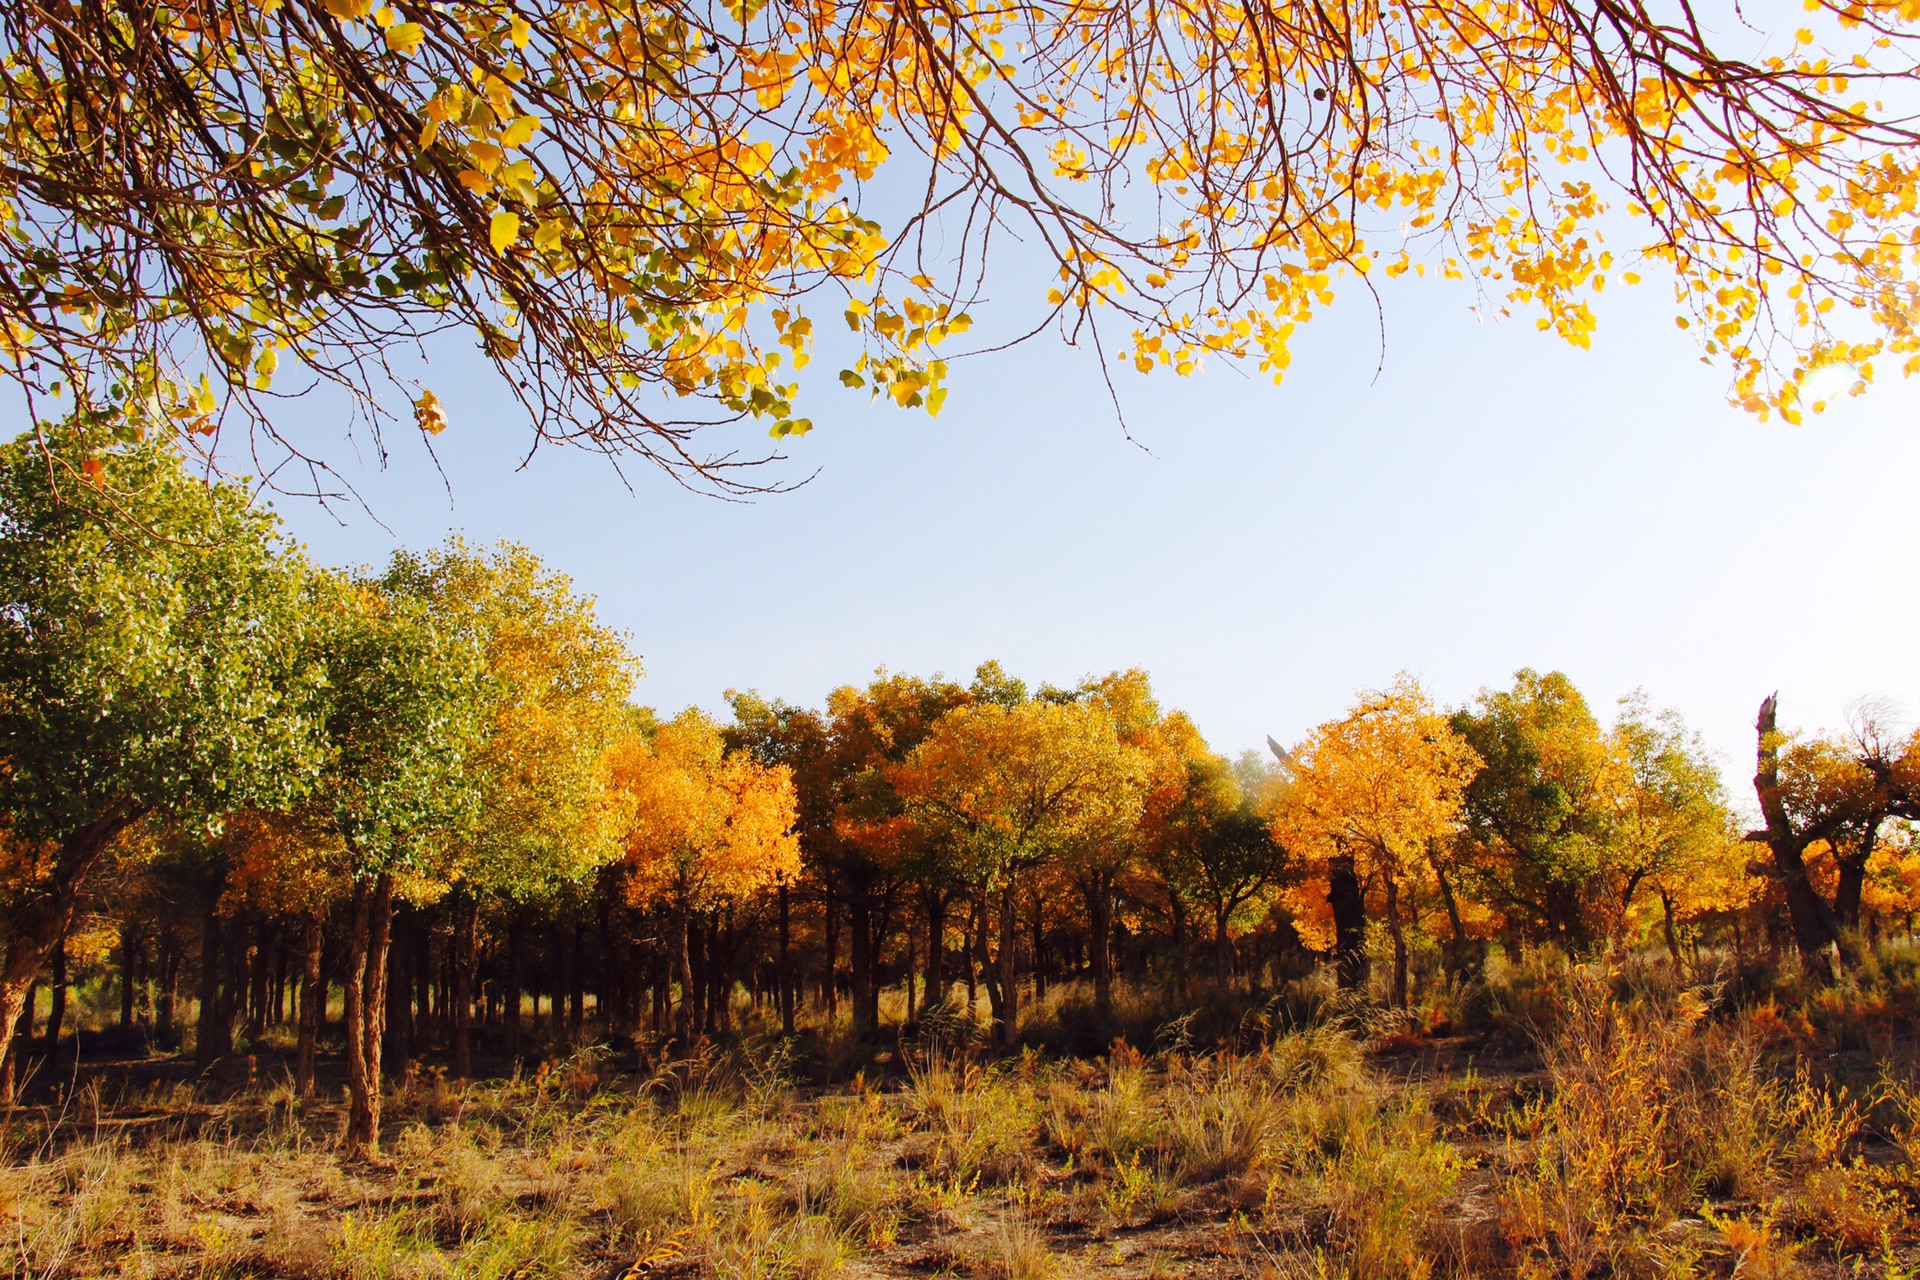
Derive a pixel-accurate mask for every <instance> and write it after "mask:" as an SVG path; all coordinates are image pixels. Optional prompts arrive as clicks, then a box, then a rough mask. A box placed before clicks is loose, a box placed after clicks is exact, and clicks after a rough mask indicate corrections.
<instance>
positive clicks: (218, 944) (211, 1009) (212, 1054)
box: [193, 894, 233, 1071]
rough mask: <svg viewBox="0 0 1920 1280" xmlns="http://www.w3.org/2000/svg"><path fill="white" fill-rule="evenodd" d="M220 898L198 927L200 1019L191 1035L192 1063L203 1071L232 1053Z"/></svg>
mask: <svg viewBox="0 0 1920 1280" xmlns="http://www.w3.org/2000/svg"><path fill="white" fill-rule="evenodd" d="M219 906H220V898H219V895H218V894H216V895H214V896H213V897H212V898H210V899H208V901H207V914H206V916H205V918H204V919H203V920H202V921H201V924H200V1018H199V1022H198V1024H197V1026H196V1029H195V1032H194V1046H193V1061H194V1065H195V1066H196V1067H198V1068H199V1069H200V1070H202V1071H205V1070H207V1069H208V1068H210V1067H211V1066H213V1064H214V1063H216V1062H218V1061H219V1060H220V1059H222V1058H224V1057H226V1056H227V1055H228V1054H230V1053H232V1052H233V1026H232V1024H231V1023H230V1022H228V1021H227V1018H226V1009H225V1007H224V1005H225V1001H224V1000H222V999H221V992H220V971H221V970H222V969H223V968H224V967H225V960H226V929H225V927H224V925H223V924H222V922H221V919H220V911H219Z"/></svg>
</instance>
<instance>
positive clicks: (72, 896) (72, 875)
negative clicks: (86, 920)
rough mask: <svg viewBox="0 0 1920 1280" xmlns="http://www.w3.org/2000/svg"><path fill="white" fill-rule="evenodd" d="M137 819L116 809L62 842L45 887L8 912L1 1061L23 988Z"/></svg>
mask: <svg viewBox="0 0 1920 1280" xmlns="http://www.w3.org/2000/svg"><path fill="white" fill-rule="evenodd" d="M140 816H141V815H140V814H138V813H135V812H132V811H123V810H121V809H120V808H118V807H115V808H113V809H111V810H109V811H108V813H107V814H106V816H104V817H101V818H100V819H98V820H96V821H95V822H93V823H92V824H90V825H88V826H86V827H83V828H81V829H80V830H79V831H76V832H74V833H73V834H72V835H70V836H68V837H67V838H66V839H65V840H63V841H61V843H60V851H59V853H58V854H57V855H56V856H55V858H54V865H53V870H52V872H51V873H50V874H49V876H48V878H47V880H46V882H45V883H44V884H43V885H42V886H40V887H38V888H37V889H35V890H34V891H33V892H32V893H30V894H29V895H27V897H26V898H25V899H24V900H23V901H22V902H21V903H20V905H19V906H18V907H16V908H15V909H14V910H13V911H12V912H11V913H10V915H11V918H10V919H9V920H8V921H7V924H8V926H9V928H8V935H7V942H6V953H5V959H4V961H3V962H0V1062H8V1061H11V1056H10V1054H9V1052H8V1050H9V1049H10V1047H11V1046H12V1042H13V1037H14V1027H15V1025H16V1022H17V1019H18V1018H19V1016H20V1010H21V1008H22V1006H23V1005H24V1004H25V1002H26V995H27V987H28V985H29V984H31V983H32V982H33V981H34V980H35V979H36V978H38V977H39V976H40V969H41V966H42V965H43V964H44V963H45V960H46V954H47V951H48V950H49V949H50V948H51V947H52V946H53V945H54V943H55V942H56V941H57V940H59V939H60V938H61V937H63V936H64V935H65V934H66V932H67V927H68V925H69V924H71V923H72V921H73V910H74V904H75V903H76V902H77V901H78V900H79V897H80V893H81V891H82V889H83V888H84V887H85V884H86V880H87V877H88V876H89V875H90V874H91V873H92V871H93V868H94V867H95V866H96V865H97V864H98V863H99V861H100V857H101V855H102V854H103V853H105V851H106V848H107V846H108V845H109V844H111V843H112V842H113V838H114V837H115V836H117V835H119V834H120V832H121V831H122V830H124V829H125V828H126V826H127V825H128V824H129V823H131V822H134V821H136V820H137V819H138V818H139V817H140ZM12 1104H13V1083H12V1081H11V1079H7V1080H0V1106H11V1105H12Z"/></svg>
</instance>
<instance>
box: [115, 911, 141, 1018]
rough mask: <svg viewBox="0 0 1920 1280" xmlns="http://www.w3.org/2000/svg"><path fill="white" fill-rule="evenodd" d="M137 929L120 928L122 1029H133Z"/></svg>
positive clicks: (138, 936) (138, 939) (138, 938)
mask: <svg viewBox="0 0 1920 1280" xmlns="http://www.w3.org/2000/svg"><path fill="white" fill-rule="evenodd" d="M139 941H140V935H139V931H138V930H137V929H130V928H127V927H125V926H122V927H121V930H120V1029H121V1030H122V1031H131V1030H133V982H134V967H135V966H134V953H135V949H136V948H137V947H138V946H139Z"/></svg>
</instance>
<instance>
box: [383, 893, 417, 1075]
mask: <svg viewBox="0 0 1920 1280" xmlns="http://www.w3.org/2000/svg"><path fill="white" fill-rule="evenodd" d="M412 963H413V912H411V911H408V910H406V909H405V908H404V907H403V908H402V909H401V911H400V913H399V919H398V921H397V922H396V924H395V927H394V929H393V941H392V943H391V945H390V946H389V947H388V949H387V1019H386V1021H387V1031H386V1036H385V1038H384V1041H383V1043H382V1044H381V1046H380V1065H381V1069H382V1070H383V1072H384V1073H385V1074H386V1076H387V1077H388V1078H389V1079H391V1078H393V1077H396V1076H399V1075H402V1074H404V1073H405V1071H406V1068H407V1060H408V1059H409V1058H411V1057H412V1056H413V999H412V996H413V991H412V988H413V984H412V982H411V981H409V978H408V972H407V971H408V969H409V967H410V966H411V965H412Z"/></svg>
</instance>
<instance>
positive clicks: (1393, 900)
mask: <svg viewBox="0 0 1920 1280" xmlns="http://www.w3.org/2000/svg"><path fill="white" fill-rule="evenodd" d="M1383 878H1384V879H1385V880H1386V882H1387V932H1388V933H1389V934H1391V935H1392V936H1393V1007H1394V1008H1396V1009H1405V1008H1407V1003H1408V1002H1407V935H1406V931H1405V930H1403V929H1402V928H1401V926H1400V882H1399V881H1398V880H1397V879H1395V878H1394V876H1393V875H1392V873H1387V874H1386V875H1385V876H1384V877H1383Z"/></svg>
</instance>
